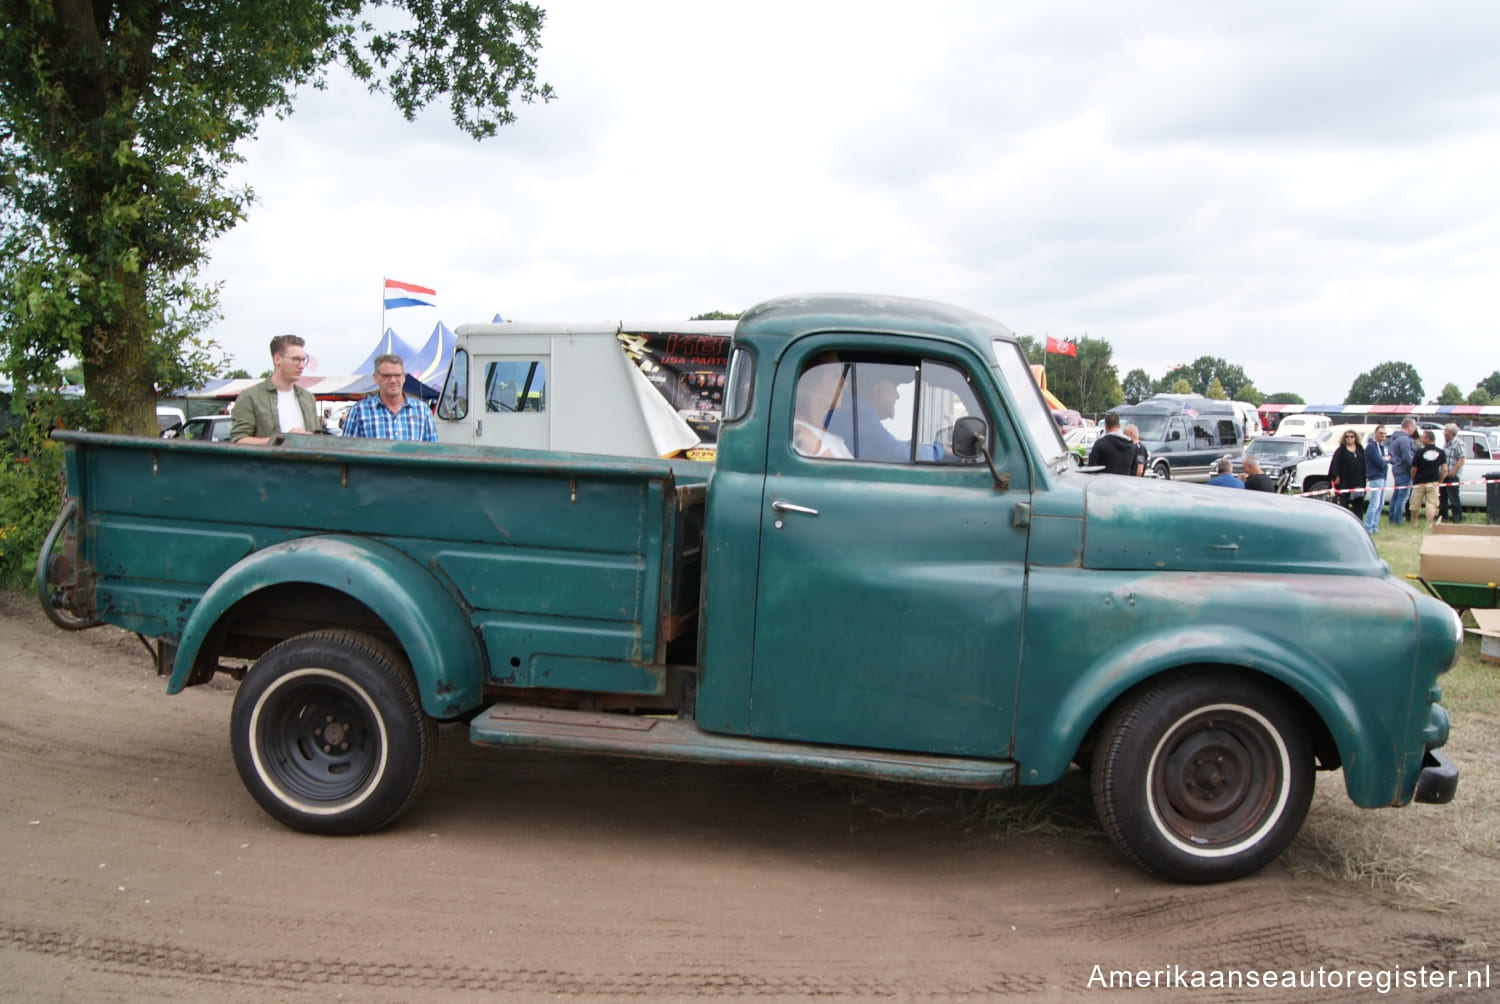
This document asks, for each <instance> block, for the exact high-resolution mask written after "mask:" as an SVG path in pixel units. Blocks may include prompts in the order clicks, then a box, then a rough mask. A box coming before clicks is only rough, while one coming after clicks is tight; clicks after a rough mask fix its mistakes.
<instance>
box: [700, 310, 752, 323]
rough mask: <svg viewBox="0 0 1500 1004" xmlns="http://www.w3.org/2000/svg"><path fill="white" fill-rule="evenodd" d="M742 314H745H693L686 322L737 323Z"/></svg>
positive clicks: (714, 312) (711, 311) (722, 312)
mask: <svg viewBox="0 0 1500 1004" xmlns="http://www.w3.org/2000/svg"><path fill="white" fill-rule="evenodd" d="M744 313H745V312H744V311H743V310H736V311H735V312H734V313H732V314H731V313H729V312H728V311H727V310H710V311H709V312H708V313H706V314H694V315H693V316H692V317H689V318H688V320H690V321H738V320H739V319H740V317H741V315H743V314H744Z"/></svg>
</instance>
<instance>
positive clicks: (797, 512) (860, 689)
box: [37, 295, 1462, 882]
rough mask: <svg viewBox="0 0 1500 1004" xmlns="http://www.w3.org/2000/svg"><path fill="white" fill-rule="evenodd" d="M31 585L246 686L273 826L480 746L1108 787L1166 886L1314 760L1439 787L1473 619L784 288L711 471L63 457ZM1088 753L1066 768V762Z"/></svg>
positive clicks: (1288, 510) (109, 444) (1257, 814)
mask: <svg viewBox="0 0 1500 1004" xmlns="http://www.w3.org/2000/svg"><path fill="white" fill-rule="evenodd" d="M58 438H59V439H61V440H63V441H64V442H65V443H66V445H67V461H66V469H67V478H68V501H67V503H66V505H65V508H64V511H63V513H62V514H61V516H60V517H59V520H58V523H57V526H56V527H55V528H54V530H53V534H52V538H51V539H50V540H49V542H48V544H47V546H46V547H45V548H44V551H43V554H42V556H41V557H40V559H39V561H38V568H37V586H38V590H39V593H40V596H41V598H42V601H43V606H44V607H45V608H46V610H47V611H48V613H49V615H50V616H51V617H52V618H53V619H54V620H55V621H57V622H58V623H59V625H60V626H65V627H85V626H89V625H91V624H94V623H98V622H107V623H110V624H115V625H119V626H121V627H124V628H127V629H129V630H131V631H134V632H137V633H138V634H139V635H140V636H141V637H142V638H143V639H146V640H147V641H148V643H149V644H150V645H151V646H154V652H155V655H156V661H157V668H158V671H159V672H161V673H163V674H165V675H166V676H167V677H168V679H167V690H168V692H169V693H177V692H179V691H181V690H182V689H183V688H184V687H190V686H193V685H195V684H201V683H204V682H205V681H207V680H209V679H210V678H211V677H213V676H214V675H215V674H216V673H227V674H229V675H231V676H233V677H235V678H236V679H239V680H240V683H239V686H238V689H237V691H236V696H235V701H234V706H233V710H232V713H231V720H230V723H229V724H230V734H231V740H232V748H233V753H234V759H235V762H236V765H237V767H238V770H239V773H240V775H241V777H242V778H243V780H244V783H245V784H246V786H247V787H248V789H249V791H250V793H251V794H252V795H253V796H254V797H255V799H256V800H257V801H258V802H259V803H260V804H261V805H262V806H263V807H264V808H265V810H266V811H267V812H268V813H269V814H270V815H272V816H274V817H275V818H276V819H278V820H280V821H282V822H283V823H285V824H286V825H288V826H291V827H295V828H298V829H301V830H306V831H310V832H316V833H329V834H343V833H362V832H366V831H370V830H373V829H375V828H377V827H381V826H384V825H385V824H387V823H389V822H391V821H392V820H393V819H395V818H396V817H397V816H398V815H400V813H401V812H402V811H403V810H404V809H405V808H407V806H408V805H410V804H411V802H412V801H413V799H415V798H416V797H417V795H418V793H419V792H420V791H421V789H422V786H423V781H424V779H425V778H426V776H427V774H428V771H429V767H430V764H431V761H432V755H433V747H434V734H435V728H436V724H437V723H438V722H444V721H459V722H466V723H467V727H468V729H469V733H470V737H471V738H472V740H473V741H474V742H475V743H479V744H484V745H494V746H519V747H527V748H533V749H536V748H549V749H565V750H574V751H590V752H597V753H603V754H613V755H618V756H627V757H656V758H671V759H679V760H694V761H709V762H733V763H741V764H766V765H776V766H786V767H794V768H804V769H811V770H819V771H828V772H836V773H843V774H849V775H863V776H871V777H878V778H889V779H896V780H900V781H905V782H924V783H930V784H937V785H950V786H968V787H1006V786H1013V785H1043V784H1047V783H1049V782H1053V781H1056V780H1057V779H1058V778H1060V777H1061V776H1062V775H1063V774H1064V773H1065V772H1067V771H1069V770H1072V769H1082V770H1087V771H1090V772H1091V778H1090V784H1091V785H1092V791H1093V795H1094V799H1095V803H1096V805H1097V809H1098V813H1099V816H1100V818H1101V820H1102V822H1103V826H1104V829H1105V830H1106V831H1107V832H1108V833H1109V835H1110V836H1111V837H1112V838H1113V840H1114V841H1115V842H1116V844H1117V845H1118V846H1119V847H1120V848H1121V849H1122V850H1123V852H1124V853H1125V854H1126V855H1128V856H1129V857H1130V858H1132V859H1134V860H1135V861H1136V862H1138V863H1139V864H1141V865H1143V866H1145V867H1146V868H1148V869H1150V870H1151V871H1153V872H1156V873H1158V874H1160V875H1162V876H1166V877H1169V878H1172V879H1175V880H1180V881H1195V882H1203V881H1217V880H1223V879H1230V878H1235V877H1237V876H1241V875H1245V874H1247V873H1249V872H1252V871H1254V870H1256V869H1258V868H1260V867H1262V866H1263V865H1265V864H1266V863H1267V862H1269V861H1271V860H1272V859H1273V858H1275V857H1276V855H1277V854H1278V853H1279V852H1280V851H1281V850H1282V848H1284V847H1285V846H1286V844H1287V842H1288V841H1289V840H1290V839H1291V838H1292V836H1293V835H1294V834H1295V833H1296V831H1297V829H1298V828H1299V827H1300V825H1301V823H1302V821H1303V819H1304V817H1305V815H1306V813H1307V811H1308V805H1309V800H1310V798H1311V795H1312V790H1313V775H1314V771H1315V769H1324V770H1331V769H1335V768H1338V767H1340V766H1342V769H1343V771H1344V779H1345V784H1346V787H1347V790H1348V794H1349V796H1350V797H1351V798H1352V799H1353V800H1354V802H1356V803H1357V804H1359V805H1361V806H1368V807H1375V806H1395V805H1402V804H1405V803H1407V802H1409V801H1411V800H1412V799H1413V798H1416V799H1417V800H1419V801H1427V802H1444V801H1447V800H1449V799H1450V798H1452V796H1453V793H1454V790H1455V787H1456V785H1457V772H1456V770H1455V769H1454V768H1453V766H1452V764H1451V763H1449V762H1448V761H1447V760H1446V759H1445V758H1443V757H1442V755H1441V754H1440V753H1438V752H1437V748H1438V747H1440V746H1442V745H1443V743H1444V742H1445V741H1446V739H1447V736H1448V717H1447V715H1446V713H1445V712H1444V710H1443V708H1442V707H1441V705H1440V704H1439V703H1438V701H1439V700H1440V697H1441V689H1440V687H1439V686H1438V683H1437V680H1438V677H1439V675H1440V674H1442V673H1443V672H1444V671H1445V670H1447V669H1448V668H1449V667H1450V665H1451V664H1452V663H1453V661H1454V659H1455V658H1456V653H1457V649H1458V645H1459V642H1460V639H1461V632H1462V628H1461V626H1460V623H1459V621H1458V618H1457V617H1456V616H1455V614H1454V613H1453V611H1452V610H1450V609H1449V608H1448V607H1447V606H1446V605H1444V604H1442V603H1439V602H1438V601H1436V600H1434V599H1432V598H1430V597H1426V596H1423V595H1421V594H1419V593H1418V592H1417V591H1416V590H1415V589H1413V588H1411V587H1410V586H1408V585H1406V584H1405V583H1403V582H1401V581H1398V580H1396V579H1394V578H1392V576H1391V575H1390V573H1389V570H1388V569H1387V568H1386V566H1385V564H1384V563H1383V562H1381V561H1380V559H1379V558H1378V557H1377V556H1376V553H1375V551H1374V549H1373V547H1372V546H1371V544H1370V541H1369V539H1368V538H1367V537H1366V536H1365V534H1364V532H1363V530H1362V529H1361V528H1360V526H1359V524H1358V522H1357V521H1356V520H1354V519H1352V518H1351V517H1350V516H1349V514H1348V513H1346V512H1344V511H1342V510H1339V509H1336V508H1334V507H1332V506H1327V507H1325V506H1309V505H1307V504H1305V503H1299V502H1297V501H1296V500H1294V499H1290V498H1282V497H1275V496H1269V495H1263V494H1260V493H1257V492H1226V491H1222V490H1216V489H1212V488H1205V487H1201V486H1196V485H1184V484H1179V483H1176V482H1163V481H1156V480H1151V479H1145V480H1142V479H1134V478H1118V477H1110V476H1108V475H1090V474H1086V473H1083V472H1080V471H1077V470H1075V469H1074V466H1073V465H1072V464H1071V463H1070V462H1069V461H1068V459H1067V453H1066V450H1065V448H1064V447H1063V444H1062V442H1061V440H1060V439H1059V438H1058V434H1057V430H1056V426H1055V424H1054V422H1053V420H1052V417H1051V415H1049V414H1048V411H1047V408H1046V405H1045V404H1044V403H1043V401H1042V398H1041V396H1040V394H1039V392H1038V391H1037V388H1036V386H1035V384H1034V383H1033V382H1032V380H1031V378H1030V376H1029V374H1028V371H1027V366H1026V360H1025V359H1024V357H1023V356H1022V353H1021V351H1020V350H1019V348H1018V347H1017V344H1016V340H1015V338H1014V337H1013V336H1012V334H1011V333H1010V332H1009V331H1007V330H1006V329H1005V328H1004V327H1002V326H1001V325H1000V324H997V323H995V322H994V321H991V320H989V319H987V318H985V317H983V316H980V315H978V314H974V313H970V312H968V311H965V310H961V309H958V308H953V307H947V306H942V305H938V304H931V303H924V302H920V301H912V300H902V299H895V298H881V297H856V296H840V295H828V296H815V297H801V298H785V299H779V300H773V301H770V302H767V303H763V304H761V305H760V306H757V307H755V308H754V309H752V310H750V311H748V312H747V313H746V314H745V316H744V317H743V318H742V319H741V321H740V322H739V324H738V325H737V327H736V330H735V332H734V336H733V348H732V354H731V360H730V365H729V375H728V380H727V385H726V393H725V395H724V411H723V425H722V430H721V433H720V436H719V444H718V446H719V448H718V454H717V457H716V460H715V462H714V464H713V465H711V466H710V465H707V464H703V463H699V462H694V461H687V460H657V459H646V460H626V459H621V458H613V457H602V456H592V455H586V454H578V453H572V454H569V453H557V452H545V451H526V450H506V449H495V448H488V447H482V446H474V445H462V444H437V445H430V444H419V443H391V442H377V441H369V440H362V441H349V440H338V439H330V438H329V437H287V438H286V439H285V441H284V442H281V443H278V444H272V445H271V446H268V447H244V446H225V445H223V444H212V445H211V444H207V443H196V442H190V441H161V440H154V439H135V438H124V437H111V436H104V435H94V434H85V433H62V434H59V435H58ZM1075 765H1076V767H1075Z"/></svg>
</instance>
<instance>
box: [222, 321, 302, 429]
mask: <svg viewBox="0 0 1500 1004" xmlns="http://www.w3.org/2000/svg"><path fill="white" fill-rule="evenodd" d="M306 365H307V347H306V346H305V345H303V343H302V339H301V338H300V337H298V336H297V335H277V336H276V337H275V338H273V339H271V375H270V376H269V377H268V378H266V379H265V380H264V381H262V382H261V383H258V384H256V385H255V386H254V387H251V388H249V389H247V390H246V391H244V392H243V393H242V394H240V396H239V397H238V398H236V399H235V402H234V407H232V408H230V409H229V417H230V423H229V439H230V441H231V442H235V443H244V444H246V445H249V446H263V445H265V444H266V443H269V442H271V441H272V440H273V439H275V438H276V437H277V436H279V435H281V434H283V433H287V432H307V431H308V430H310V429H316V428H317V427H318V408H317V401H316V400H315V399H314V398H313V396H312V394H310V393H308V392H307V391H305V390H303V389H302V388H301V387H298V386H297V378H298V377H300V376H301V375H302V369H303V367H304V366H306Z"/></svg>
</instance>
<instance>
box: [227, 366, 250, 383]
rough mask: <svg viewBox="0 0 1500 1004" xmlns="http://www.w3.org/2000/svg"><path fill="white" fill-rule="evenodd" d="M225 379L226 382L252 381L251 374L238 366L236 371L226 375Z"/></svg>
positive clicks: (233, 370)
mask: <svg viewBox="0 0 1500 1004" xmlns="http://www.w3.org/2000/svg"><path fill="white" fill-rule="evenodd" d="M224 378H225V379H226V380H249V379H250V373H249V371H248V370H243V369H240V368H239V367H238V366H236V367H235V368H234V369H232V370H230V371H229V372H228V373H225V374H224Z"/></svg>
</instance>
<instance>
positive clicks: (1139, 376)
mask: <svg viewBox="0 0 1500 1004" xmlns="http://www.w3.org/2000/svg"><path fill="white" fill-rule="evenodd" d="M1152 390H1153V388H1152V384H1151V377H1150V375H1148V374H1147V373H1146V371H1145V370H1143V369H1140V368H1139V367H1138V368H1136V369H1133V370H1131V371H1130V372H1129V373H1126V374H1125V382H1124V383H1122V384H1121V385H1120V391H1121V393H1122V394H1124V395H1125V403H1126V404H1140V403H1141V402H1142V401H1144V400H1145V399H1146V398H1148V397H1150V396H1151V393H1152Z"/></svg>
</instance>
